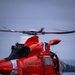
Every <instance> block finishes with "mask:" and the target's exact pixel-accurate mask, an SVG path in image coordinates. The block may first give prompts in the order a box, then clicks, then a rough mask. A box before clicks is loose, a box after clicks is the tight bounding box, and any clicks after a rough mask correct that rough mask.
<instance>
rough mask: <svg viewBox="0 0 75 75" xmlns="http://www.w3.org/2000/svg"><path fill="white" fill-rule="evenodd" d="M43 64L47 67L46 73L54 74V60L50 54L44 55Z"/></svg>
mask: <svg viewBox="0 0 75 75" xmlns="http://www.w3.org/2000/svg"><path fill="white" fill-rule="evenodd" d="M43 65H44V68H45V74H53V62H52V59H51V57H50V56H44V57H43Z"/></svg>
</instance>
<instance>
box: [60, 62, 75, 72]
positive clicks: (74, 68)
mask: <svg viewBox="0 0 75 75" xmlns="http://www.w3.org/2000/svg"><path fill="white" fill-rule="evenodd" d="M61 65H62V68H63V72H75V65H70V64H66V63H64V62H62V61H61Z"/></svg>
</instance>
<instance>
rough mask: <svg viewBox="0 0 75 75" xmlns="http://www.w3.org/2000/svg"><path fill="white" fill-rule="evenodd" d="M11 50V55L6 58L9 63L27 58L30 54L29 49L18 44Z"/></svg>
mask: <svg viewBox="0 0 75 75" xmlns="http://www.w3.org/2000/svg"><path fill="white" fill-rule="evenodd" d="M11 49H12V51H11V54H10V55H9V56H8V57H7V58H5V59H6V60H7V61H8V60H12V59H19V58H22V57H27V56H28V54H29V52H30V49H29V47H27V46H24V45H23V44H16V45H15V46H12V48H11Z"/></svg>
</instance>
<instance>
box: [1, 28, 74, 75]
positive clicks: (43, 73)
mask: <svg viewBox="0 0 75 75" xmlns="http://www.w3.org/2000/svg"><path fill="white" fill-rule="evenodd" d="M43 30H44V28H41V29H40V30H39V31H35V30H30V31H17V30H11V29H0V32H13V33H23V34H27V35H29V37H27V38H26V37H25V39H26V40H25V41H24V43H18V42H17V43H16V44H15V45H13V46H12V47H11V53H10V55H9V56H8V57H6V58H3V59H1V60H0V74H2V75H62V73H63V72H69V71H71V72H75V66H72V65H71V66H70V65H68V64H65V63H63V62H62V61H60V60H59V58H58V56H57V54H56V53H54V52H52V51H51V50H50V47H51V46H52V45H56V44H58V43H60V42H61V40H60V39H53V40H50V41H49V42H48V43H47V42H40V41H39V36H38V35H45V34H70V33H75V31H64V32H44V31H43ZM67 68H68V69H70V70H67Z"/></svg>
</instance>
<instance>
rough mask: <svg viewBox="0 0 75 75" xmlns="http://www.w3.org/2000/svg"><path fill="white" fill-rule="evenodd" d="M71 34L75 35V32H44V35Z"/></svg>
mask: <svg viewBox="0 0 75 75" xmlns="http://www.w3.org/2000/svg"><path fill="white" fill-rule="evenodd" d="M70 33H75V30H74V31H64V32H42V34H70Z"/></svg>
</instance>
